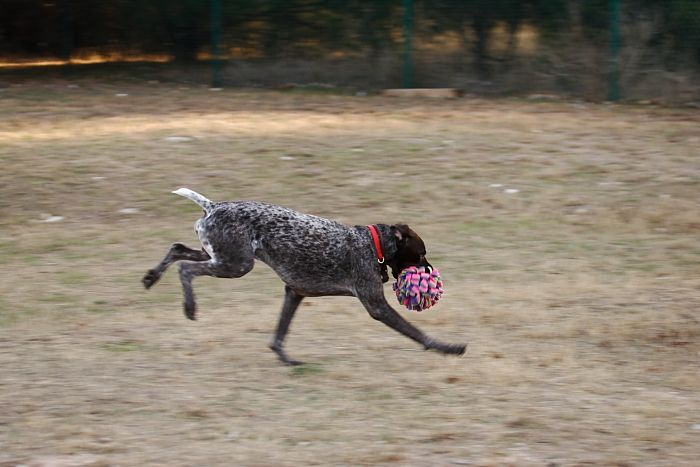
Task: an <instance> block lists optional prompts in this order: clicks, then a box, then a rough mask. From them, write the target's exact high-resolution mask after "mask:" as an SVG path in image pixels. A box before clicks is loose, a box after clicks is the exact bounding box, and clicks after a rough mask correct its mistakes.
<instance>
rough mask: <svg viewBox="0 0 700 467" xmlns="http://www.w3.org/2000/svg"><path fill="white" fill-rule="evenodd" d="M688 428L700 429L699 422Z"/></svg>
mask: <svg viewBox="0 0 700 467" xmlns="http://www.w3.org/2000/svg"><path fill="white" fill-rule="evenodd" d="M699 353H700V352H699ZM690 428H691V429H693V430H698V431H700V423H696V424H694V425H693V426H691V427H690Z"/></svg>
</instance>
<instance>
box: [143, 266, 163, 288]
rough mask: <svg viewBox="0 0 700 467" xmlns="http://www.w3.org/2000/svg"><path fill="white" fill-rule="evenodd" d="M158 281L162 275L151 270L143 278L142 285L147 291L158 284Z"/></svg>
mask: <svg viewBox="0 0 700 467" xmlns="http://www.w3.org/2000/svg"><path fill="white" fill-rule="evenodd" d="M158 279H160V274H158V273H157V272H156V271H154V270H153V269H149V271H148V272H147V273H146V275H145V276H143V279H141V283H142V284H143V286H144V287H145V288H146V289H150V288H151V287H153V284H155V283H156V282H158Z"/></svg>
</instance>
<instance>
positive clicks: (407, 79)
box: [401, 0, 413, 88]
mask: <svg viewBox="0 0 700 467" xmlns="http://www.w3.org/2000/svg"><path fill="white" fill-rule="evenodd" d="M412 35H413V1H412V0H403V73H402V75H401V84H402V87H404V88H412V87H413V57H412V53H413V50H412V46H411V39H412V37H411V36H412Z"/></svg>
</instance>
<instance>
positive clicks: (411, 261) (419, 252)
mask: <svg viewBox="0 0 700 467" xmlns="http://www.w3.org/2000/svg"><path fill="white" fill-rule="evenodd" d="M391 234H392V235H393V237H394V240H395V241H396V248H397V251H396V254H394V255H392V257H391V258H387V264H388V265H389V267H391V274H392V275H393V276H394V278H395V279H396V278H398V276H399V274H401V271H403V270H404V269H406V268H407V267H409V266H424V267H427V268H430V269H432V265H431V264H430V263H429V262H428V260H427V259H425V254H426V251H425V243H423V239H422V238H420V237H419V236H418V234H417V233H416V232H415V231H414V230H413V229H411V228H410V227H409V226H408V225H406V224H396V225H392V226H391Z"/></svg>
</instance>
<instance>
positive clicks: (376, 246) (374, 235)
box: [367, 225, 384, 264]
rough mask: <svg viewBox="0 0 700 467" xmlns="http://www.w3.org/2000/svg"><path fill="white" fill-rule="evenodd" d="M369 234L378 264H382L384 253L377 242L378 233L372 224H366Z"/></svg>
mask: <svg viewBox="0 0 700 467" xmlns="http://www.w3.org/2000/svg"><path fill="white" fill-rule="evenodd" d="M367 228H368V229H369V233H370V235H372V241H373V242H374V249H375V250H377V262H378V263H379V264H384V254H383V253H382V245H381V243H379V233H378V232H377V228H376V227H375V226H373V225H368V226H367Z"/></svg>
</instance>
